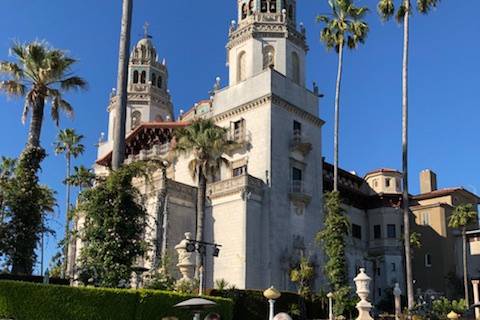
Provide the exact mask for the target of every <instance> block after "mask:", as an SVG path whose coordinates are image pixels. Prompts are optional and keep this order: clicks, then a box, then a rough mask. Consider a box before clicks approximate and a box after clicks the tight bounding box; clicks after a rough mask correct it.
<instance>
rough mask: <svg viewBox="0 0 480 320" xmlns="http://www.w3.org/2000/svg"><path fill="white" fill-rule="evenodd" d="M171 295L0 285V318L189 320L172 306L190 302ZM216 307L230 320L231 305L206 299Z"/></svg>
mask: <svg viewBox="0 0 480 320" xmlns="http://www.w3.org/2000/svg"><path fill="white" fill-rule="evenodd" d="M191 297H192V296H191V295H183V294H178V293H174V292H164V291H152V290H141V291H135V290H120V289H98V288H73V287H65V286H55V285H41V284H31V283H25V282H12V281H0V318H13V319H15V320H65V319H68V320H97V319H98V320H160V319H162V318H164V317H167V316H175V317H178V318H179V319H181V320H190V319H191V318H192V317H191V315H190V314H188V313H187V312H185V311H181V310H177V309H174V308H173V305H175V304H177V303H179V302H181V301H184V300H186V299H189V298H191ZM208 299H210V300H212V301H215V302H217V304H218V306H217V307H216V308H212V309H211V310H209V312H217V313H219V314H221V316H222V319H225V320H230V319H232V309H233V303H232V301H231V300H228V299H222V298H208Z"/></svg>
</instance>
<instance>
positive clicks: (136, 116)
mask: <svg viewBox="0 0 480 320" xmlns="http://www.w3.org/2000/svg"><path fill="white" fill-rule="evenodd" d="M130 120H131V121H130V122H131V125H130V126H131V128H132V130H133V129H135V128H136V127H138V126H139V125H140V122H141V121H142V113H141V112H140V111H138V110H135V111H133V112H132V116H131V119H130Z"/></svg>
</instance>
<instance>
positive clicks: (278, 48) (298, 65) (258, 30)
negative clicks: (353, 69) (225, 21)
mask: <svg viewBox="0 0 480 320" xmlns="http://www.w3.org/2000/svg"><path fill="white" fill-rule="evenodd" d="M237 2H238V22H235V21H232V24H231V26H230V33H229V42H228V44H227V52H228V65H229V68H230V76H229V78H230V85H235V84H237V83H240V82H242V81H244V80H246V79H247V78H251V77H253V76H255V75H257V74H259V73H261V72H262V71H263V70H265V69H266V68H274V69H275V70H276V71H278V72H280V73H281V74H283V75H285V76H286V77H288V78H290V79H291V80H293V81H294V82H295V83H297V84H298V85H300V86H305V56H306V53H307V51H308V46H307V44H306V32H305V28H304V27H303V25H300V26H299V27H297V21H296V8H297V4H296V0H237Z"/></svg>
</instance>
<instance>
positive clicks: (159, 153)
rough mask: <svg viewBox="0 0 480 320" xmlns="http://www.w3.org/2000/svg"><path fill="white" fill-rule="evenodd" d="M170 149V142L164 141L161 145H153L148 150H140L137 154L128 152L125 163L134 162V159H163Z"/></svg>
mask: <svg viewBox="0 0 480 320" xmlns="http://www.w3.org/2000/svg"><path fill="white" fill-rule="evenodd" d="M169 151H170V143H165V144H162V145H158V144H157V145H154V146H153V147H152V148H151V149H149V150H140V152H139V153H138V154H135V155H134V154H130V155H129V156H128V158H127V159H126V160H125V163H126V164H129V163H132V162H135V161H146V160H158V159H163V158H164V157H165V156H166V155H167V154H168V153H169Z"/></svg>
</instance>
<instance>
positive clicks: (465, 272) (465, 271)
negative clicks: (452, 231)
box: [462, 227, 470, 307]
mask: <svg viewBox="0 0 480 320" xmlns="http://www.w3.org/2000/svg"><path fill="white" fill-rule="evenodd" d="M462 242H463V286H464V289H465V302H466V304H467V307H468V306H470V301H469V300H470V299H469V298H470V297H469V295H468V265H467V231H466V228H465V227H463V230H462Z"/></svg>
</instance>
